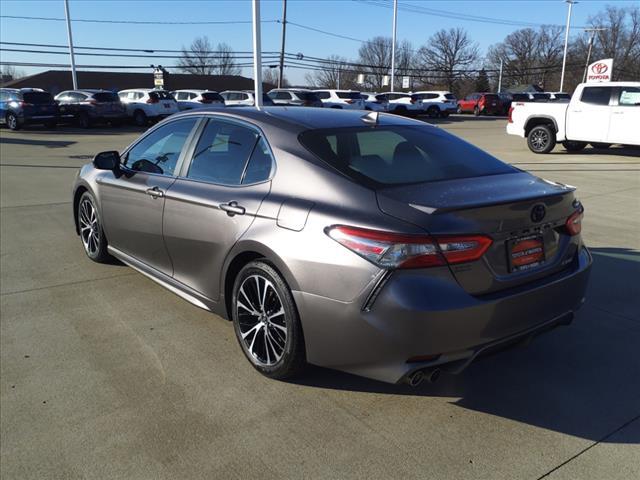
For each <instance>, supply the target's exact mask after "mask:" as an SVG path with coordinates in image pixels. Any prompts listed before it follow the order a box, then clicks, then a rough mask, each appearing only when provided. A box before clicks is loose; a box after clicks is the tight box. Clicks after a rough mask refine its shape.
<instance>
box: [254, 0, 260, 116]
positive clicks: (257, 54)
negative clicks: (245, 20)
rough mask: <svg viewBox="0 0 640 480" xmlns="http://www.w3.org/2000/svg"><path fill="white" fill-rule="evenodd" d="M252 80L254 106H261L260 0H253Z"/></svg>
mask: <svg viewBox="0 0 640 480" xmlns="http://www.w3.org/2000/svg"><path fill="white" fill-rule="evenodd" d="M253 79H254V80H253V82H254V89H253V90H254V96H255V107H256V108H257V109H258V110H260V109H261V108H262V41H261V37H260V0H253Z"/></svg>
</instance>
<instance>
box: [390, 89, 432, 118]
mask: <svg viewBox="0 0 640 480" xmlns="http://www.w3.org/2000/svg"><path fill="white" fill-rule="evenodd" d="M380 95H383V96H384V98H386V99H387V101H388V102H389V103H388V106H387V112H389V113H395V114H396V115H421V114H423V113H424V106H423V102H422V100H420V99H419V98H418V97H417V96H414V95H411V94H409V93H405V92H385V93H381V94H380Z"/></svg>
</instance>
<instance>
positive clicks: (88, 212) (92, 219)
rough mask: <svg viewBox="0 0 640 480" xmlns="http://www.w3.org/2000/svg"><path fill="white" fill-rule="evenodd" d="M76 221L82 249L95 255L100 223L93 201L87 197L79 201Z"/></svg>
mask: <svg viewBox="0 0 640 480" xmlns="http://www.w3.org/2000/svg"><path fill="white" fill-rule="evenodd" d="M78 223H79V226H80V237H81V238H82V244H83V245H84V249H85V250H86V252H87V253H88V254H89V256H91V257H93V256H96V255H97V254H98V252H99V250H100V223H99V222H98V215H97V213H96V209H95V207H94V205H93V203H92V202H91V200H89V199H87V198H85V199H83V200H82V202H81V203H80V208H79V209H78Z"/></svg>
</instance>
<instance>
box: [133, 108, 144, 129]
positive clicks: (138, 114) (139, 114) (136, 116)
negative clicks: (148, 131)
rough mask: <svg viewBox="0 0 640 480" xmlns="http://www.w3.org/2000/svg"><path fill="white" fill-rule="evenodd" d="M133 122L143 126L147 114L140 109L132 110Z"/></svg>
mask: <svg viewBox="0 0 640 480" xmlns="http://www.w3.org/2000/svg"><path fill="white" fill-rule="evenodd" d="M133 123H135V124H136V125H137V126H139V127H144V126H145V125H146V124H147V114H146V113H144V112H143V111H142V110H136V111H135V112H133Z"/></svg>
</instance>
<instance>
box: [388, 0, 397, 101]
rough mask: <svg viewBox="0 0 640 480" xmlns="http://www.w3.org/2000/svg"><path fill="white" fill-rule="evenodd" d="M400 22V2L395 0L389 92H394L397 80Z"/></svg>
mask: <svg viewBox="0 0 640 480" xmlns="http://www.w3.org/2000/svg"><path fill="white" fill-rule="evenodd" d="M397 20H398V0H393V36H392V37H391V87H389V91H390V92H393V88H394V85H395V78H396V27H397Z"/></svg>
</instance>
